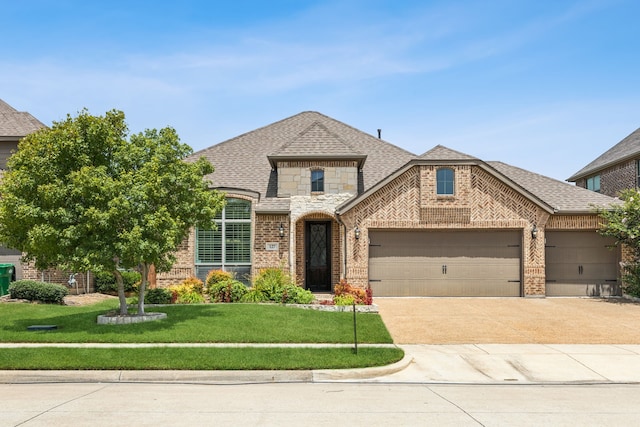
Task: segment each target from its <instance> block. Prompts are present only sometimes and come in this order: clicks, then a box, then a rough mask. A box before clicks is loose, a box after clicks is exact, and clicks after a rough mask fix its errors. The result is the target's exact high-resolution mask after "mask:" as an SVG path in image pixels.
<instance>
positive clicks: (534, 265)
mask: <svg viewBox="0 0 640 427" xmlns="http://www.w3.org/2000/svg"><path fill="white" fill-rule="evenodd" d="M200 156H204V157H206V158H208V159H209V160H210V161H211V162H212V164H213V165H214V166H215V168H216V170H215V172H214V173H213V174H212V175H211V176H210V177H209V178H210V179H211V181H212V187H213V188H217V189H219V190H223V191H225V192H226V194H227V200H228V204H227V206H226V208H225V210H224V211H223V212H222V213H221V214H220V215H219V217H218V229H217V230H216V231H212V230H194V232H193V233H192V234H191V236H190V237H189V239H188V241H186V242H184V244H183V245H182V247H181V249H180V251H179V252H178V260H179V262H178V263H177V264H176V266H175V268H174V270H173V271H172V272H170V273H167V274H163V275H160V276H159V282H160V283H166V282H168V281H174V280H176V279H178V278H180V277H182V276H184V275H185V274H188V273H189V272H193V273H194V274H196V275H197V276H199V277H201V278H204V277H205V276H206V274H207V272H208V271H209V270H210V269H213V268H223V269H225V270H230V271H235V272H236V273H237V274H238V276H239V277H248V276H250V275H251V274H255V273H256V272H257V271H258V270H260V269H262V268H265V267H282V268H285V269H287V270H288V271H290V273H291V275H292V276H293V277H294V278H295V279H296V281H297V283H298V284H300V285H301V286H304V287H305V288H308V289H311V290H314V291H330V290H331V289H332V288H333V286H334V285H335V284H336V283H337V282H338V280H339V279H340V278H346V279H347V280H348V281H349V282H351V283H353V284H355V285H359V286H367V285H371V286H372V288H373V291H374V295H378V296H383V295H392V296H408V295H412V296H544V295H609V294H618V293H619V291H620V289H619V286H618V262H619V260H620V256H621V255H620V251H619V250H618V249H613V250H612V249H610V248H609V247H610V246H612V244H613V242H612V241H610V240H608V239H606V238H603V237H602V236H600V235H599V234H598V233H596V230H597V228H598V225H599V220H598V217H597V215H595V214H594V211H593V206H594V205H596V206H608V205H610V204H611V203H615V200H614V199H612V198H610V197H608V196H605V195H602V194H598V193H595V192H592V191H587V190H585V189H583V188H579V187H576V186H574V185H570V184H567V183H565V182H561V181H557V180H554V179H551V178H548V177H544V176H541V175H538V174H535V173H533V172H529V171H526V170H523V169H520V168H516V167H513V166H509V165H507V164H504V163H501V162H485V161H482V160H480V159H477V158H475V157H472V156H469V155H466V154H463V153H459V152H457V151H454V150H451V149H449V148H446V147H443V146H436V147H434V148H433V149H431V150H429V151H427V152H426V153H424V154H423V155H421V156H417V155H414V154H412V153H409V152H407V151H405V150H403V149H401V148H399V147H396V146H394V145H392V144H390V143H388V142H386V141H384V140H382V139H380V138H379V137H375V136H372V135H369V134H366V133H364V132H361V131H359V130H357V129H354V128H352V127H350V126H348V125H346V124H344V123H342V122H339V121H337V120H334V119H332V118H330V117H327V116H325V115H322V114H320V113H317V112H303V113H300V114H297V115H295V116H293V117H289V118H287V119H284V120H281V121H279V122H276V123H273V124H271V125H268V126H265V127H263V128H260V129H257V130H254V131H251V132H248V133H245V134H243V135H240V136H238V137H236V138H232V139H230V140H228V141H225V142H222V143H220V144H217V145H214V146H212V147H210V148H207V149H205V150H202V151H200V152H197V153H195V154H194V155H193V158H197V157H200Z"/></svg>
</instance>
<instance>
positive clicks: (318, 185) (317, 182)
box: [311, 169, 324, 193]
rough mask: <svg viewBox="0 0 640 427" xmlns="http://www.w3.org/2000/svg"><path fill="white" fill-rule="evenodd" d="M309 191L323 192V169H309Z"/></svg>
mask: <svg viewBox="0 0 640 427" xmlns="http://www.w3.org/2000/svg"><path fill="white" fill-rule="evenodd" d="M311 192H312V193H322V192H324V171H323V170H322V169H314V170H312V171H311Z"/></svg>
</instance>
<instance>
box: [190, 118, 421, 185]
mask: <svg viewBox="0 0 640 427" xmlns="http://www.w3.org/2000/svg"><path fill="white" fill-rule="evenodd" d="M325 146H326V147H330V150H333V151H334V152H337V153H340V155H347V156H350V157H352V158H354V157H355V158H357V156H361V157H362V156H365V155H366V159H367V161H366V164H365V165H364V166H363V168H362V178H363V186H364V189H366V188H368V187H370V186H372V185H374V184H375V183H376V182H378V181H380V180H382V179H383V178H384V177H385V176H387V175H389V174H390V173H391V172H392V171H394V170H395V169H397V168H399V167H400V166H402V165H403V164H405V163H407V162H408V161H409V160H410V159H412V158H414V157H415V155H414V154H412V153H410V152H408V151H406V150H403V149H402V148H400V147H397V146H395V145H393V144H390V143H388V142H386V141H384V140H382V139H379V138H377V137H374V136H372V135H369V134H367V133H365V132H362V131H360V130H358V129H355V128H353V127H351V126H349V125H347V124H345V123H342V122H340V121H338V120H335V119H333V118H331V117H328V116H325V115H324V114H321V113H318V112H315V111H305V112H302V113H299V114H296V115H295V116H291V117H288V118H286V119H283V120H280V121H278V122H275V123H272V124H270V125H267V126H264V127H261V128H259V129H256V130H253V131H251V132H248V133H245V134H242V135H240V136H237V137H235V138H232V139H229V140H227V141H224V142H221V143H219V144H216V145H213V146H211V147H209V148H206V149H204V150H201V151H198V152H196V153H194V154H193V155H191V156H190V158H191V159H196V158H198V157H205V158H207V159H208V160H209V161H210V162H211V164H213V166H214V168H215V172H214V173H213V174H211V175H209V176H208V177H207V178H208V179H209V180H210V181H211V182H212V186H213V187H216V188H240V189H245V190H251V191H254V192H257V193H259V194H260V195H261V197H275V195H276V193H277V188H276V174H275V172H273V167H272V165H271V164H270V162H269V158H268V157H269V156H270V155H283V154H287V155H291V154H300V153H301V152H302V150H303V149H304V148H309V147H311V148H312V149H313V150H314V152H316V151H317V152H322V151H321V150H323V147H325Z"/></svg>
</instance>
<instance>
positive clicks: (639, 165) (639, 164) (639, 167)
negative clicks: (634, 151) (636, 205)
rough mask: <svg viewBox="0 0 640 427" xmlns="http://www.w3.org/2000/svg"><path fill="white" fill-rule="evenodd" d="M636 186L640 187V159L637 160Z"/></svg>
mask: <svg viewBox="0 0 640 427" xmlns="http://www.w3.org/2000/svg"><path fill="white" fill-rule="evenodd" d="M636 188H640V160H636Z"/></svg>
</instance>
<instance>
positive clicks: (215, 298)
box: [207, 279, 247, 302]
mask: <svg viewBox="0 0 640 427" xmlns="http://www.w3.org/2000/svg"><path fill="white" fill-rule="evenodd" d="M207 292H208V293H209V297H210V298H211V301H212V302H239V301H240V300H241V299H242V297H243V296H244V295H245V294H246V293H247V287H246V286H245V284H244V283H242V282H240V281H238V280H233V279H227V280H222V281H218V282H215V283H213V284H211V285H209V286H208V287H207Z"/></svg>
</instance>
